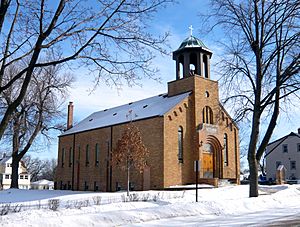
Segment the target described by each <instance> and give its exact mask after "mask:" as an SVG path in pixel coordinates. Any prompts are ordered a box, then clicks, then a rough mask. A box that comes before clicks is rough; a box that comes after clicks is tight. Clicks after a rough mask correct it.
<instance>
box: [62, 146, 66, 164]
mask: <svg viewBox="0 0 300 227" xmlns="http://www.w3.org/2000/svg"><path fill="white" fill-rule="evenodd" d="M65 155H66V154H65V149H64V148H63V149H62V151H61V167H64V165H65Z"/></svg>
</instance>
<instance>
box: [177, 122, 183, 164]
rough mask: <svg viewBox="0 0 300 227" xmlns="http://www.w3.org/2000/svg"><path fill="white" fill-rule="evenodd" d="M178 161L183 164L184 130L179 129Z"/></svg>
mask: <svg viewBox="0 0 300 227" xmlns="http://www.w3.org/2000/svg"><path fill="white" fill-rule="evenodd" d="M178 161H179V163H183V128H182V127H181V126H179V128H178Z"/></svg>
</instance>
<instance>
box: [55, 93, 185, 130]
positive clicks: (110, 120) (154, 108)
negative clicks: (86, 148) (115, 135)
mask: <svg viewBox="0 0 300 227" xmlns="http://www.w3.org/2000/svg"><path fill="white" fill-rule="evenodd" d="M190 94H191V92H186V93H182V94H179V95H175V96H171V97H169V96H168V95H167V94H161V95H157V96H154V97H150V98H147V99H143V100H140V101H136V102H131V103H128V104H125V105H122V106H117V107H114V108H111V109H105V110H102V111H98V112H95V113H92V114H91V115H90V116H88V117H87V118H85V119H83V120H82V121H81V122H79V123H78V124H77V125H75V126H74V127H72V128H71V129H69V130H67V131H65V132H64V133H62V134H61V135H60V136H65V135H70V134H74V133H78V132H84V131H88V130H92V129H97V128H103V127H107V126H111V125H116V124H122V123H126V122H130V121H131V120H133V121H136V120H141V119H146V118H151V117H156V116H163V115H164V114H165V113H167V112H168V111H169V110H171V109H172V108H173V107H174V106H176V105H177V104H178V103H180V102H181V101H183V100H184V99H185V98H187V97H188V96H189V95H190Z"/></svg>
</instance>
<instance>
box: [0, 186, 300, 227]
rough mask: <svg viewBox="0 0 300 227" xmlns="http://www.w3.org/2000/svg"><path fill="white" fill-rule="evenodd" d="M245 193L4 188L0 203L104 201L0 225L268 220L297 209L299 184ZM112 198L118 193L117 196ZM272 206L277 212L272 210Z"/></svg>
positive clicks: (239, 189)
mask: <svg viewBox="0 0 300 227" xmlns="http://www.w3.org/2000/svg"><path fill="white" fill-rule="evenodd" d="M248 192H249V186H247V185H241V186H227V187H222V188H215V189H201V190H199V197H198V201H199V202H198V203H196V202H195V190H188V191H186V192H185V193H184V194H182V192H167V191H163V192H158V191H149V192H136V193H137V194H139V195H140V196H142V195H145V194H146V193H148V194H149V195H151V196H152V197H153V196H156V195H157V194H158V193H160V194H159V196H156V200H155V201H154V200H151V201H147V202H122V196H124V194H125V193H124V192H118V193H91V192H71V191H25V190H7V191H2V192H0V203H7V202H14V203H16V202H32V203H34V202H35V203H36V202H37V200H40V199H42V200H43V201H47V199H50V198H58V199H60V201H64V202H67V201H68V200H80V199H81V200H82V199H92V198H93V197H95V196H98V197H99V196H100V197H101V200H103V201H106V203H105V204H104V203H103V204H102V205H93V204H92V203H91V204H89V206H87V207H81V208H80V209H79V208H77V209H76V208H71V209H70V208H69V209H68V208H66V207H60V208H59V209H58V211H51V210H49V209H40V210H26V211H23V212H19V213H12V214H8V215H6V216H1V217H0V224H1V226H28V225H30V226H40V225H43V226H61V225H67V226H92V225H93V226H116V225H133V224H137V223H140V224H141V223H143V225H144V224H147V223H148V224H149V225H150V226H157V225H159V223H161V222H163V220H162V219H166V220H169V219H170V218H172V220H179V221H180V217H191V218H193V217H197V220H198V222H199V223H201V226H202V225H203V226H205V223H207V224H208V223H210V222H212V220H219V219H220V220H221V219H222V220H225V219H226V220H227V221H230V220H229V219H228V217H232V220H236V221H239V222H240V223H243V224H245V223H249V222H247V221H253V219H251V220H245V219H247V218H245V217H248V216H249V215H250V216H251V215H252V216H253V217H254V216H255V219H257V220H260V219H263V218H264V219H266V218H268V215H269V216H270V220H271V217H272V218H274V217H273V216H272V215H275V214H276V217H280V216H281V215H287V214H293V213H295V211H297V210H300V204H299V201H300V186H297V185H291V186H289V185H284V186H263V187H260V190H259V192H260V194H261V195H260V196H259V197H257V198H248ZM176 193H177V194H176ZM25 197H26V199H25ZM111 198H119V201H118V200H113V199H111ZM108 201H110V202H111V203H108ZM270 210H272V212H271V213H272V214H271V213H270V212H269V211H270ZM276 210H277V211H278V212H275V211H276ZM283 210H284V211H283ZM242 217H244V219H242ZM268 220H269V219H268ZM181 221H182V220H181ZM231 222H232V221H231ZM183 223H184V222H183ZM192 223H194V222H192ZM199 223H198V224H199ZM214 224H216V223H214ZM179 226H180V225H179ZM208 226H209V225H208Z"/></svg>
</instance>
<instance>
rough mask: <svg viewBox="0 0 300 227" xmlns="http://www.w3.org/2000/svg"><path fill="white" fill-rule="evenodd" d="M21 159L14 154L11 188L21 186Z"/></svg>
mask: <svg viewBox="0 0 300 227" xmlns="http://www.w3.org/2000/svg"><path fill="white" fill-rule="evenodd" d="M19 161H20V160H19V159H18V158H17V157H16V156H15V155H13V156H12V174H11V184H10V188H19V182H18V180H19Z"/></svg>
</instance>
